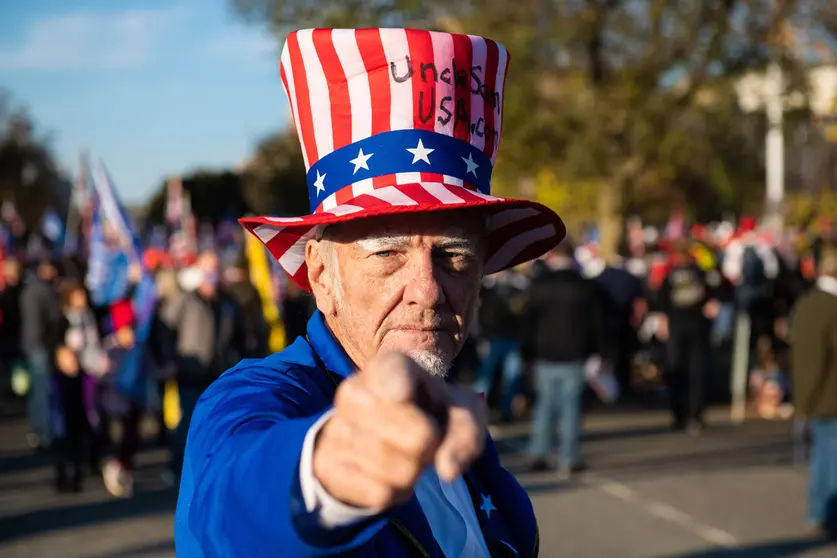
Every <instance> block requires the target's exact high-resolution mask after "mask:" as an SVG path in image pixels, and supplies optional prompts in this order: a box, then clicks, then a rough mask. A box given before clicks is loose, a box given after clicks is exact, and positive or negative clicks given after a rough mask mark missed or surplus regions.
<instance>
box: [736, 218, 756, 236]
mask: <svg viewBox="0 0 837 558" xmlns="http://www.w3.org/2000/svg"><path fill="white" fill-rule="evenodd" d="M738 230H739V231H741V232H752V231H754V230H756V220H755V219H753V218H752V217H742V218H741V219H740V220H739V221H738Z"/></svg>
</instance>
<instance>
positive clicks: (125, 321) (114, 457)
mask: <svg viewBox="0 0 837 558" xmlns="http://www.w3.org/2000/svg"><path fill="white" fill-rule="evenodd" d="M133 326H134V323H133V314H132V312H130V311H129V310H128V309H126V308H124V307H123V308H122V309H120V310H118V311H117V312H115V313H114V315H113V333H111V334H110V335H107V336H106V337H105V338H104V340H103V343H102V344H103V349H104V351H105V354H106V356H107V363H108V367H107V371H106V373H104V374H103V375H102V376H101V377H100V380H99V385H98V386H97V392H98V393H97V395H98V402H99V409H100V421H101V429H100V432H99V434H100V438H99V440H98V446H97V453H98V454H99V455H101V456H103V458H104V459H103V460H104V465H103V466H102V467H101V470H102V479H103V481H104V483H105V488H106V489H107V491H108V492H109V493H110V494H111V496H114V497H116V498H130V497H131V496H133V491H134V477H133V472H132V471H133V465H134V458H135V457H136V454H137V451H139V443H140V430H139V428H140V420H141V418H142V409H141V408H140V406H139V405H138V404H137V403H136V402H135V401H134V400H132V399H131V398H130V397H129V396H128V395H126V394H125V393H123V392H122V391H121V390H120V389H119V387H118V386H117V381H118V377H119V373H120V371H121V370H122V369H123V366H125V362H126V359H127V358H128V357H129V355H130V353H131V351H132V350H133V349H134V346H135V344H136V335H135V332H134V329H133ZM115 423H118V424H119V425H120V426H121V428H120V430H121V432H120V437H119V440H118V441H115V440H113V439H112V438H111V434H112V432H111V425H112V424H115Z"/></svg>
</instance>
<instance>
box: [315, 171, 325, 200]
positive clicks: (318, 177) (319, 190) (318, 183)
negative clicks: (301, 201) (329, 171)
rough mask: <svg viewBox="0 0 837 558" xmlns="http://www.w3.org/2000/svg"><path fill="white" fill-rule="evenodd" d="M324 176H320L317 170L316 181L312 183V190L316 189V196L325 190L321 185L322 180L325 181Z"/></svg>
mask: <svg viewBox="0 0 837 558" xmlns="http://www.w3.org/2000/svg"><path fill="white" fill-rule="evenodd" d="M325 177H326V175H324V174H320V171H319V170H317V180H315V181H314V188H316V189H317V196H319V195H320V192H322V191H323V190H325V186H324V185H323V180H325Z"/></svg>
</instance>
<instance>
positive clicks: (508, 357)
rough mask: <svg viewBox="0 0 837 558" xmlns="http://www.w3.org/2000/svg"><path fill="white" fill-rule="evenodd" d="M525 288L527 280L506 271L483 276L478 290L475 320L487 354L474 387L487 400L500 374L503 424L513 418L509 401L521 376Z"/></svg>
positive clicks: (516, 273) (511, 271) (515, 392)
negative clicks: (484, 342)
mask: <svg viewBox="0 0 837 558" xmlns="http://www.w3.org/2000/svg"><path fill="white" fill-rule="evenodd" d="M527 286H528V280H527V279H526V278H525V277H524V276H523V275H522V274H520V273H518V272H516V271H514V270H506V271H502V272H500V273H496V274H494V275H492V276H489V277H486V278H485V279H484V280H483V284H482V288H481V289H480V305H479V311H478V318H477V319H478V322H479V326H480V334H481V335H482V337H483V338H484V339H485V340H486V343H487V344H488V351H487V353H486V355H485V357H484V358H483V359H482V360H481V362H480V367H479V370H478V372H477V379H476V381H475V382H474V385H473V388H474V390H475V391H477V392H478V393H483V394H485V396H486V398H488V399H489V401H490V399H491V398H490V392H491V390H492V387H493V386H494V385H495V382H496V375H497V372H498V371H499V372H500V379H501V382H500V384H501V395H500V413H501V420H502V421H504V422H508V421H511V420H512V419H513V418H514V417H513V414H514V413H513V411H512V401H513V399H514V396H515V395H516V394H517V392H518V388H519V383H520V377H521V373H522V368H521V361H520V327H521V325H522V321H523V320H525V319H527V317H526V316H525V315H524V313H523V304H524V302H525V298H524V293H525V292H526V288H527Z"/></svg>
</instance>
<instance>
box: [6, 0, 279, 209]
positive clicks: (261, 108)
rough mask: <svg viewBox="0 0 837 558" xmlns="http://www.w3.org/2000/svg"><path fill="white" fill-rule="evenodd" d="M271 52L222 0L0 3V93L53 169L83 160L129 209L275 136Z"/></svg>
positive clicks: (271, 44) (268, 41)
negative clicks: (25, 115)
mask: <svg viewBox="0 0 837 558" xmlns="http://www.w3.org/2000/svg"><path fill="white" fill-rule="evenodd" d="M277 52H278V45H277V43H276V41H275V39H274V38H272V37H271V36H269V35H267V34H266V33H265V32H264V31H263V30H262V29H259V28H256V27H249V26H245V25H244V24H242V23H241V22H239V21H238V20H237V19H236V18H235V16H234V14H232V13H231V11H230V9H229V7H228V2H227V0H169V1H164V0H118V1H115V0H74V1H73V2H68V1H66V0H25V1H23V0H15V1H0V87H3V88H6V89H8V90H9V91H10V92H11V94H12V98H13V101H14V102H15V103H16V104H19V105H23V106H25V107H26V108H27V109H28V110H29V113H30V115H31V116H32V117H33V118H34V120H35V121H36V123H37V125H38V128H39V130H41V131H42V132H48V133H50V134H51V136H52V139H51V146H52V149H53V152H54V154H55V156H56V158H57V159H58V161H59V162H60V163H61V164H62V165H64V166H65V167H66V168H68V169H73V168H74V167H75V164H76V159H77V157H78V153H79V150H81V149H83V148H88V149H90V150H91V151H92V152H93V153H94V154H97V155H99V156H101V157H102V158H103V160H104V161H105V164H106V165H107V166H108V168H109V170H110V172H111V175H112V176H113V178H114V181H115V182H116V184H117V187H118V188H119V191H120V195H121V197H122V198H123V200H124V201H129V202H137V201H141V200H143V199H145V198H147V197H148V196H149V195H150V194H151V193H152V192H153V191H154V189H155V188H156V187H157V186H158V185H159V184H160V181H161V180H162V179H163V178H164V177H165V176H167V175H169V174H173V173H187V172H189V171H190V170H193V169H196V168H199V167H200V168H215V169H217V168H225V167H231V166H236V165H238V164H240V163H241V162H243V161H244V160H245V159H246V158H247V157H248V156H249V155H250V154H251V153H252V152H253V149H254V148H255V145H256V143H257V142H258V140H259V139H260V138H262V137H264V136H265V135H267V134H269V133H271V132H273V131H275V130H277V129H280V128H283V127H284V126H285V125H286V123H287V101H286V98H285V93H284V91H283V89H282V85H281V80H280V79H279V71H278V54H277Z"/></svg>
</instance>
